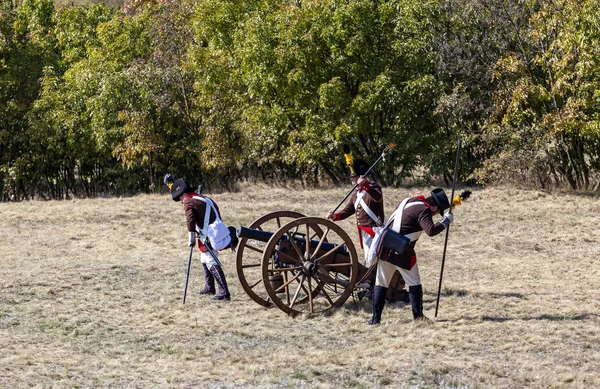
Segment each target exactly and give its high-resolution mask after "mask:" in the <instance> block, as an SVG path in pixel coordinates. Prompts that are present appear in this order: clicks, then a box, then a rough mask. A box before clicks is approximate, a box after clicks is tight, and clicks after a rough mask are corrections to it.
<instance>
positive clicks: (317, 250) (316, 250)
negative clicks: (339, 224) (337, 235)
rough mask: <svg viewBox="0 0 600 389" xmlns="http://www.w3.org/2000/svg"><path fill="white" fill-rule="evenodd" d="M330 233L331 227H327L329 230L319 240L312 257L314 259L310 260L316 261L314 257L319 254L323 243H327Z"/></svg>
mask: <svg viewBox="0 0 600 389" xmlns="http://www.w3.org/2000/svg"><path fill="white" fill-rule="evenodd" d="M329 231H331V229H330V228H329V227H327V229H326V230H325V233H324V234H323V236H322V237H321V239H320V240H319V243H318V244H317V248H316V249H315V252H314V254H313V255H312V257H311V258H310V259H314V257H315V256H316V255H317V253H318V252H319V250H320V249H321V245H323V242H324V241H325V238H327V234H328V233H329Z"/></svg>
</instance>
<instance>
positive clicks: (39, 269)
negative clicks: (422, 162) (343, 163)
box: [0, 186, 600, 388]
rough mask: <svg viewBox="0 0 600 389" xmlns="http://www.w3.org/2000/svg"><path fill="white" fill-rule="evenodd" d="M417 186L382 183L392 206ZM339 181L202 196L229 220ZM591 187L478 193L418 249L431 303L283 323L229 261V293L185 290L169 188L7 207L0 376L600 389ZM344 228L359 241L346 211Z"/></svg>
mask: <svg viewBox="0 0 600 389" xmlns="http://www.w3.org/2000/svg"><path fill="white" fill-rule="evenodd" d="M419 192H420V191H419V190H418V189H391V188H390V189H388V188H386V189H384V194H385V196H386V211H387V212H386V213H387V214H388V215H389V214H390V213H391V211H392V210H393V207H394V206H395V205H396V204H397V203H398V202H399V201H400V200H401V199H402V197H403V196H406V195H413V194H417V193H419ZM343 194H344V189H341V188H334V189H317V190H305V189H300V188H292V187H287V188H274V187H267V186H245V187H242V188H241V190H240V191H239V192H237V193H224V194H216V195H214V196H212V197H213V198H214V199H215V200H217V202H218V203H219V205H220V208H221V210H222V213H223V217H224V220H225V222H226V223H228V224H231V225H239V224H242V225H244V224H245V225H247V224H249V223H250V222H251V221H252V220H254V219H256V218H257V217H259V216H260V215H262V214H265V213H267V212H270V211H274V210H280V209H293V210H296V211H300V212H303V213H305V214H307V215H312V216H315V215H316V216H323V215H325V214H326V213H327V211H328V210H329V209H330V208H331V207H332V206H333V205H334V204H336V203H337V201H338V199H339V198H341V196H342V195H343ZM599 209H600V199H599V198H598V197H597V196H596V197H593V196H584V195H574V194H555V195H551V194H547V193H542V192H535V191H524V190H516V189H501V188H496V189H485V190H475V193H474V195H473V196H472V199H470V200H469V202H468V203H466V204H464V205H461V206H460V207H459V208H457V210H456V212H455V214H456V221H455V223H454V224H453V225H452V229H451V231H450V240H449V243H448V255H447V259H446V270H445V274H444V286H443V295H442V297H441V303H440V312H439V314H438V317H437V318H433V316H434V310H435V293H436V290H437V283H438V277H439V271H440V263H441V255H442V248H443V235H442V236H438V237H435V238H432V239H431V238H428V237H426V236H423V237H422V238H421V240H420V242H419V244H418V253H419V255H420V264H421V265H420V266H421V272H422V280H423V285H424V290H425V312H426V315H427V316H429V317H430V318H432V319H434V322H435V323H434V324H431V325H418V324H414V323H413V322H412V318H411V313H410V307H409V306H407V305H406V304H403V303H395V304H391V305H390V304H388V305H387V306H386V308H385V309H384V313H383V323H382V324H381V325H380V326H376V327H369V326H367V325H366V322H367V319H368V318H369V317H370V314H371V308H370V306H369V304H368V303H367V302H362V303H358V304H354V303H353V302H352V301H351V300H349V301H348V302H347V303H346V304H345V306H344V307H343V308H342V309H341V310H339V311H338V312H337V313H335V314H334V315H333V316H330V317H315V318H310V319H307V318H296V319H293V318H289V317H287V316H286V315H284V314H283V313H282V312H281V311H279V310H277V309H265V308H262V307H260V306H258V305H256V304H255V303H254V302H252V301H251V300H250V299H249V298H248V297H247V296H246V295H245V293H244V292H243V290H242V289H241V287H240V285H239V282H238V280H237V277H236V275H235V271H234V269H235V266H234V262H233V261H234V255H232V254H230V253H224V254H223V255H222V258H223V262H224V266H225V272H226V274H227V276H228V279H229V283H230V287H231V290H232V296H233V297H232V301H231V302H230V303H214V302H211V301H209V300H208V299H207V298H206V297H202V296H199V295H198V294H197V293H196V292H197V291H198V290H199V289H200V288H201V286H202V285H201V282H202V281H201V270H200V264H199V261H198V254H197V252H195V254H194V255H195V258H196V260H195V262H194V267H193V268H192V277H191V281H190V291H189V293H188V302H187V303H186V304H185V305H182V304H181V296H182V289H183V283H184V277H185V268H186V261H187V248H186V239H187V236H186V233H185V226H184V216H183V212H182V209H181V206H180V205H179V204H177V203H174V202H172V201H171V200H170V199H169V198H168V195H162V196H161V195H141V196H136V197H132V198H111V199H91V200H73V201H63V202H22V203H3V204H0V217H1V219H0V220H1V222H0V236H1V237H2V238H1V239H2V241H1V242H2V243H1V245H0V350H1V351H0V386H1V387H11V388H15V387H119V388H121V387H127V388H138V387H139V388H142V387H143V388H149V387H152V388H171V387H269V388H279V387H322V388H338V387H427V388H432V387H453V388H455V387H466V388H478V387H500V388H516V387H534V388H542V387H543V388H549V387H555V388H565V387H572V388H591V387H598V386H600V372H599V370H598V366H600V340H599V339H600V315H599V313H600V266H599V264H598V259H597V258H598V257H600V228H599V226H600V213H599V212H598V210H599ZM343 226H344V228H345V229H346V231H348V232H349V233H351V234H352V236H353V237H354V236H355V235H356V234H355V233H354V227H353V226H352V223H351V221H344V222H343Z"/></svg>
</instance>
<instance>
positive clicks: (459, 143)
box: [435, 139, 462, 317]
mask: <svg viewBox="0 0 600 389" xmlns="http://www.w3.org/2000/svg"><path fill="white" fill-rule="evenodd" d="M461 146H462V139H459V140H458V147H457V149H456V161H455V162H454V179H453V180H452V195H451V196H450V201H452V202H453V201H454V188H455V186H456V177H457V172H458V159H459V157H460V148H461ZM448 213H452V205H450V209H449V210H448ZM449 233H450V224H448V227H447V228H446V239H445V240H444V254H443V255H442V270H441V272H440V283H439V285H438V292H437V297H436V300H435V317H437V314H438V307H439V305H440V292H441V291H442V277H443V276H444V262H446V248H447V247H448V234H449Z"/></svg>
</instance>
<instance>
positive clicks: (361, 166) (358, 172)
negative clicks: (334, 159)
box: [350, 158, 369, 178]
mask: <svg viewBox="0 0 600 389" xmlns="http://www.w3.org/2000/svg"><path fill="white" fill-rule="evenodd" d="M352 169H354V174H352V175H351V176H350V178H354V177H358V176H364V175H365V173H366V172H367V170H369V165H368V164H367V161H365V160H364V159H360V158H357V159H355V160H354V161H352Z"/></svg>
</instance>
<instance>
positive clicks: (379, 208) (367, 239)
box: [327, 159, 385, 266]
mask: <svg viewBox="0 0 600 389" xmlns="http://www.w3.org/2000/svg"><path fill="white" fill-rule="evenodd" d="M353 170H354V172H353V174H352V175H351V176H350V179H351V180H352V184H355V185H356V184H358V188H357V189H356V191H354V193H352V196H351V197H350V200H349V201H348V203H347V204H346V206H345V207H344V208H343V209H342V210H341V211H340V212H337V213H331V212H329V213H328V214H327V219H331V220H333V221H338V220H343V219H346V218H348V217H350V216H352V215H355V216H356V225H357V227H358V237H359V241H360V247H361V248H363V249H364V252H365V260H366V254H367V252H368V251H369V247H370V246H371V243H372V242H373V236H374V235H375V233H374V231H373V227H379V226H381V225H383V222H384V218H385V214H384V212H383V193H382V191H381V186H380V185H379V184H377V183H373V182H369V180H368V179H367V178H365V177H363V174H365V173H366V172H367V171H368V170H369V165H367V162H366V161H365V160H363V159H356V160H354V161H353ZM370 265H371V264H370V263H366V266H370Z"/></svg>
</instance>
